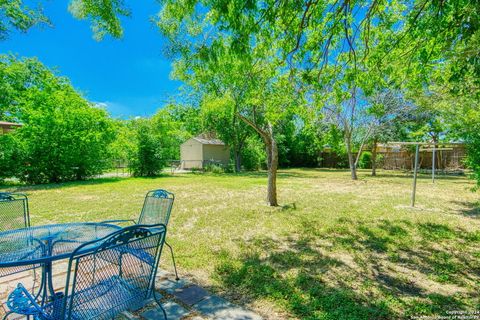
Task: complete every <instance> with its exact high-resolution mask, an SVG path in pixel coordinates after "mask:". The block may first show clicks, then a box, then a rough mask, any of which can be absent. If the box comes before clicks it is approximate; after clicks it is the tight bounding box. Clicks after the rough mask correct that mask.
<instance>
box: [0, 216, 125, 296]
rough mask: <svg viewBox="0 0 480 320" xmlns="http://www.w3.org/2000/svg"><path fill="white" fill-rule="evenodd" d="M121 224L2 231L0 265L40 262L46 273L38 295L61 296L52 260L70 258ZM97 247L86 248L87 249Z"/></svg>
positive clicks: (23, 264)
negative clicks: (56, 289)
mask: <svg viewBox="0 0 480 320" xmlns="http://www.w3.org/2000/svg"><path fill="white" fill-rule="evenodd" d="M119 229H121V227H119V226H116V225H113V224H108V223H95V222H85V223H65V224H54V225H43V226H35V227H29V228H24V229H16V230H9V231H4V232H0V268H10V267H17V266H25V265H40V266H41V267H42V276H41V281H40V286H39V289H38V292H37V293H36V295H35V296H36V298H37V299H39V300H40V301H41V304H42V305H43V304H45V303H46V302H48V301H49V300H53V299H55V297H56V296H57V295H60V296H61V295H62V293H56V292H55V289H54V286H53V274H52V263H53V262H54V261H57V260H62V259H66V258H69V257H70V255H71V253H72V252H73V251H74V250H75V249H77V248H78V247H79V246H80V245H82V244H84V243H87V242H90V241H92V240H96V239H100V238H103V237H105V236H107V235H109V234H110V233H112V232H114V231H117V230H119ZM93 249H95V247H94V246H92V247H88V246H87V247H86V248H84V250H85V252H88V251H90V250H93Z"/></svg>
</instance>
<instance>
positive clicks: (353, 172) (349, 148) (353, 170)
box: [345, 135, 358, 180]
mask: <svg viewBox="0 0 480 320" xmlns="http://www.w3.org/2000/svg"><path fill="white" fill-rule="evenodd" d="M345 145H346V147H347V155H348V164H349V166H350V173H351V175H352V180H357V179H358V177H357V166H356V163H355V162H356V161H355V159H354V158H353V153H352V145H351V141H350V136H349V135H346V137H345Z"/></svg>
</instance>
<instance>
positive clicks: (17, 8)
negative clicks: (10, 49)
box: [0, 0, 49, 40]
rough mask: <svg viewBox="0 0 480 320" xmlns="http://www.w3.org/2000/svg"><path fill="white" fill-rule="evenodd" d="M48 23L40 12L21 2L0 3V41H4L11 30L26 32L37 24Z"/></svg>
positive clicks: (21, 0) (9, 0)
mask: <svg viewBox="0 0 480 320" xmlns="http://www.w3.org/2000/svg"><path fill="white" fill-rule="evenodd" d="M48 23H49V20H48V19H47V17H45V16H44V15H43V13H42V10H40V9H32V8H30V7H28V6H27V5H25V4H24V1H23V0H2V1H0V40H5V39H6V38H7V37H8V34H9V33H10V32H11V29H12V28H13V29H16V30H19V31H21V32H27V31H28V30H29V29H30V28H31V27H33V26H35V25H37V24H48Z"/></svg>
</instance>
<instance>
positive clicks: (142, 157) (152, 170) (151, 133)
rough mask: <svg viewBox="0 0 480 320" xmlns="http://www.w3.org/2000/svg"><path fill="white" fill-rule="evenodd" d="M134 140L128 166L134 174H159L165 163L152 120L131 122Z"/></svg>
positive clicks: (146, 175)
mask: <svg viewBox="0 0 480 320" xmlns="http://www.w3.org/2000/svg"><path fill="white" fill-rule="evenodd" d="M133 127H134V130H135V135H136V137H135V138H136V140H135V149H134V150H133V151H132V153H131V154H130V159H129V160H130V161H129V167H130V170H131V171H132V173H133V175H134V176H140V177H152V176H156V175H158V174H160V173H161V172H162V169H163V168H164V167H165V165H166V161H165V160H166V159H165V158H164V157H163V155H162V151H163V150H162V143H161V140H160V138H159V136H158V134H156V132H155V130H154V127H153V125H152V122H151V121H149V120H148V119H137V120H135V121H134V122H133Z"/></svg>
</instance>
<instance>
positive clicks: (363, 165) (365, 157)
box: [358, 151, 372, 169]
mask: <svg viewBox="0 0 480 320" xmlns="http://www.w3.org/2000/svg"><path fill="white" fill-rule="evenodd" d="M358 167H359V168H360V169H369V168H371V167H372V153H371V152H370V151H364V152H362V155H361V156H360V160H359V162H358Z"/></svg>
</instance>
